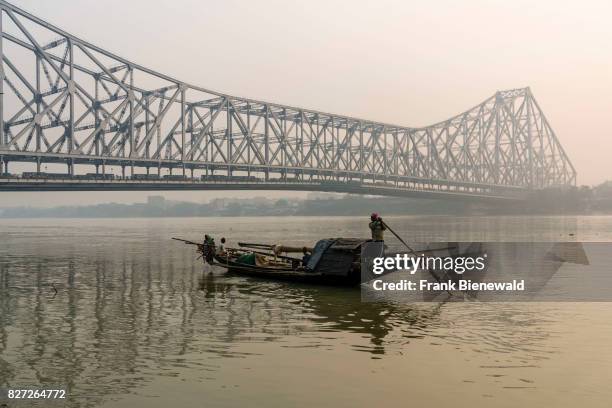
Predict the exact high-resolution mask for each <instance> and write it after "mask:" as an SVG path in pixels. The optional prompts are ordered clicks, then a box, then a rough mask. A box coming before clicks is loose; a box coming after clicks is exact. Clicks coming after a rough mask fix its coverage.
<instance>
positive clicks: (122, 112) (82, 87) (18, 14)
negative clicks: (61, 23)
mask: <svg viewBox="0 0 612 408" xmlns="http://www.w3.org/2000/svg"><path fill="white" fill-rule="evenodd" d="M0 9H1V14H2V18H1V20H0V21H1V33H2V36H1V37H0V55H1V72H0V74H1V75H2V79H3V80H2V81H0V87H1V89H0V92H1V93H2V94H1V95H0V96H1V102H0V119H1V121H2V123H1V126H0V166H1V167H0V174H2V176H1V178H0V191H2V190H3V191H27V190H30V191H31V190H35V191H43V190H134V189H140V190H156V189H159V190H170V189H184V190H197V189H274V190H281V189H288V190H316V191H338V192H354V193H364V194H380V195H399V196H402V195H408V196H410V195H423V196H427V195H443V196H444V195H455V196H477V197H482V196H486V197H497V198H516V197H520V196H521V193H523V192H525V191H528V190H533V189H543V188H547V187H553V186H554V187H558V186H571V185H574V184H575V182H576V171H575V170H574V167H573V166H572V164H571V162H570V160H569V158H568V157H567V155H566V153H565V152H564V150H563V147H562V146H561V144H560V143H559V140H558V139H557V137H556V135H555V133H554V131H553V130H552V128H551V126H550V125H549V123H548V121H547V120H546V118H545V117H544V114H543V113H542V111H541V110H540V107H539V106H538V104H537V102H536V101H535V99H534V98H533V95H532V94H531V92H530V90H529V88H524V89H515V90H509V91H502V92H497V93H496V94H495V95H493V96H491V97H490V98H488V99H487V100H485V101H484V102H482V103H481V104H479V105H478V106H476V107H474V108H472V109H470V110H468V111H466V112H464V113H462V114H460V115H457V116H455V117H453V118H450V119H448V120H446V121H443V122H440V123H437V124H435V125H432V126H428V127H423V128H410V127H404V126H397V125H391V124H386V123H379V122H373V121H368V120H362V119H356V118H351V117H347V116H342V115H335V114H329V113H324V112H318V111H314V110H308V109H301V108H296V107H291V106H285V105H279V104H275V103H268V102H262V101H257V100H253V99H247V98H239V97H234V96H230V95H226V94H223V93H219V92H214V91H211V90H208V89H204V88H201V87H198V86H193V85H190V84H187V83H184V82H182V81H179V80H176V79H174V78H172V77H170V76H167V75H163V74H160V73H158V72H155V71H153V70H151V69H147V68H145V67H143V66H140V65H138V64H135V63H133V62H130V61H128V60H126V59H124V58H121V57H119V56H117V55H115V54H113V53H110V52H108V51H106V50H104V49H102V48H100V47H97V46H95V45H92V44H90V43H88V42H85V41H83V40H81V39H79V38H78V37H75V36H73V35H71V34H69V33H67V32H65V31H63V30H61V29H59V28H57V27H55V26H53V25H51V24H49V23H47V22H45V21H44V20H42V19H40V18H37V17H35V16H33V15H31V14H29V13H27V12H25V11H23V10H21V9H19V8H17V7H15V6H13V5H11V4H10V3H7V2H5V1H2V0H0ZM24 163H29V164H27V165H26V164H24ZM13 166H15V167H18V168H22V170H23V167H24V166H30V167H31V168H32V171H27V172H25V171H24V172H22V173H21V174H16V173H14V172H13V173H11V170H12V169H13ZM41 166H42V167H41ZM48 166H49V167H54V168H61V169H62V172H60V173H58V172H49V171H48V170H47V167H48Z"/></svg>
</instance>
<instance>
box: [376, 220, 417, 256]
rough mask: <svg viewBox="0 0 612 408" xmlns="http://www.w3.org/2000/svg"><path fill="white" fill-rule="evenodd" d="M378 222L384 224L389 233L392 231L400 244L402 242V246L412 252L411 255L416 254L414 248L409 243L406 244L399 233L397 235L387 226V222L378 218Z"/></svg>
mask: <svg viewBox="0 0 612 408" xmlns="http://www.w3.org/2000/svg"><path fill="white" fill-rule="evenodd" d="M380 222H381V223H382V225H384V226H385V228H387V229H388V230H389V231H391V233H392V234H393V235H395V238H397V239H399V241H400V242H401V243H402V244H404V246H405V247H406V248H408V250H409V251H410V252H412V254H413V255H415V256H416V252H415V251H414V249H412V248H410V245H408V244H407V243H406V241H404V240H403V239H402V237H400V236H399V235H397V234H396V232H395V231H393V229H392V228H391V227H390V226H389V224H387V223H386V222H384V221H383V220H380Z"/></svg>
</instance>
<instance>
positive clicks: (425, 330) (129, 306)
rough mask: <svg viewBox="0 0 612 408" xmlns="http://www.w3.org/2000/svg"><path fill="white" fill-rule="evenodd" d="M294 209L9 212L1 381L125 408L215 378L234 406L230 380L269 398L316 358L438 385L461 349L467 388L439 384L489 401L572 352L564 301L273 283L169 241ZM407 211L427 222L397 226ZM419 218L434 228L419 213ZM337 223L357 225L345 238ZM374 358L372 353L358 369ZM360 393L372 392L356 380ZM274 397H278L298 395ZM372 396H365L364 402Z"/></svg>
mask: <svg viewBox="0 0 612 408" xmlns="http://www.w3.org/2000/svg"><path fill="white" fill-rule="evenodd" d="M283 221H284V222H285V223H286V222H287V219H285V220H282V219H281V220H275V221H270V222H268V221H264V222H261V221H257V220H253V219H247V220H245V222H244V223H241V224H238V223H236V222H235V221H234V222H231V220H217V221H201V220H197V221H196V222H194V221H189V222H187V221H185V220H179V221H176V222H174V221H173V222H170V221H168V220H127V221H94V220H82V221H78V220H72V221H67V220H63V221H62V220H44V221H43V220H32V221H26V222H25V223H18V222H16V221H15V222H10V221H3V224H0V234H1V235H0V237H1V240H2V245H1V247H0V388H9V387H25V386H32V387H34V386H39V387H40V386H45V387H58V388H66V389H67V390H68V395H69V396H70V397H69V399H68V401H67V404H68V405H67V406H98V405H100V404H103V403H109V404H113V403H117V404H120V405H116V406H122V405H121V401H122V398H126V397H127V396H130V395H131V396H132V397H134V398H135V399H133V400H131V401H132V402H131V403H130V406H151V405H150V404H151V403H152V402H151V401H157V400H159V399H161V400H164V395H165V394H164V392H170V391H167V390H169V389H172V388H176V387H178V385H174V384H176V383H175V381H182V382H183V383H187V384H188V388H190V390H191V391H193V392H196V390H207V401H208V402H209V403H211V405H212V406H214V405H232V403H231V401H230V402H228V401H225V400H223V398H228V397H227V396H226V395H224V394H223V396H222V394H221V389H223V387H225V386H229V385H228V384H229V382H231V383H232V384H234V387H235V388H236V389H237V390H240V387H242V388H243V389H245V391H243V392H244V395H243V397H244V398H255V397H253V395H254V393H255V391H253V390H251V388H249V385H248V384H250V383H251V382H253V381H255V382H256V381H263V383H261V384H259V386H260V387H261V390H262V395H258V397H257V398H261V400H259V402H260V403H266V402H270V401H266V400H265V398H271V397H270V396H268V397H266V395H269V393H267V392H265V390H266V386H267V387H270V389H271V390H274V391H275V392H276V391H278V390H279V389H280V388H282V387H286V386H287V381H288V380H287V378H286V377H291V376H297V377H298V378H308V379H309V383H310V384H311V385H312V384H316V385H318V383H319V382H322V381H323V382H325V381H324V380H323V379H321V378H318V375H319V372H318V370H320V368H318V366H325V365H326V364H328V359H329V360H330V361H331V360H333V361H335V364H336V365H337V366H338V367H339V370H340V371H342V370H344V367H346V369H345V370H346V371H347V372H350V371H351V370H352V371H353V372H352V374H351V376H353V379H354V381H356V382H357V383H358V382H360V381H361V382H369V383H370V385H371V388H373V389H375V388H376V386H379V387H384V384H393V383H395V382H396V381H398V378H397V377H396V376H395V375H392V374H388V378H386V377H385V378H380V377H376V380H373V379H372V378H373V377H372V376H374V375H375V374H374V373H377V372H378V371H379V370H381V369H382V367H383V366H384V367H386V369H387V370H388V371H389V373H391V372H393V371H394V370H407V369H411V371H410V372H411V373H421V375H422V378H423V377H424V378H423V381H424V382H425V383H427V384H431V383H432V381H433V380H434V379H437V378H439V376H440V375H442V376H448V375H450V374H449V373H450V372H449V371H448V369H447V368H444V369H443V370H444V371H441V370H442V369H439V370H438V371H436V369H435V368H436V367H434V366H435V365H436V364H437V363H436V364H432V363H431V361H432V359H433V360H437V359H439V360H440V361H442V360H445V361H449V362H450V361H453V360H456V358H457V356H460V358H461V359H462V360H461V361H462V362H463V363H465V364H466V369H465V371H464V372H460V373H458V374H453V375H451V377H450V378H451V379H452V380H453V381H456V382H457V384H456V385H453V384H452V382H451V383H450V384H447V385H446V386H445V385H443V384H438V387H442V389H444V387H449V390H450V389H451V388H452V390H456V389H461V387H462V385H461V384H464V385H465V384H470V383H476V384H480V385H482V386H484V387H490V386H491V385H497V388H494V389H492V390H489V391H487V393H484V392H481V393H479V394H478V396H479V397H480V398H484V397H483V395H485V394H486V395H491V396H496V395H497V393H498V392H502V391H503V390H504V389H523V388H526V389H537V387H538V386H541V384H538V383H537V382H534V381H535V380H534V379H533V378H531V377H530V376H531V375H532V373H533V370H536V371H537V370H538V369H539V367H541V365H540V362H541V361H547V360H551V359H553V358H554V356H555V355H557V354H559V353H561V352H562V350H560V349H559V347H560V346H555V345H553V344H554V343H555V339H565V338H566V337H564V336H566V335H565V332H566V331H567V328H566V327H564V326H563V324H561V323H563V322H564V320H565V319H571V317H569V318H568V316H567V313H571V310H570V309H567V308H564V307H563V306H558V305H554V304H548V305H536V304H512V305H495V304H452V305H451V304H443V303H428V304H415V305H406V304H395V303H382V302H379V303H362V302H361V301H360V292H359V290H355V289H350V288H349V289H346V288H344V289H343V288H327V287H312V286H304V285H295V284H287V283H278V282H267V281H263V280H255V279H247V278H242V277H237V276H228V275H226V274H225V273H223V271H222V270H217V269H215V270H210V269H205V267H204V266H203V265H202V262H201V260H196V257H195V256H194V252H193V250H192V248H191V247H188V246H184V245H180V244H176V243H175V242H171V241H170V240H169V239H168V238H169V237H170V236H173V235H174V236H176V235H181V236H185V237H187V238H197V237H199V236H200V235H201V234H202V233H203V232H204V231H207V232H208V231H214V229H215V228H218V229H220V228H221V227H225V228H227V229H226V232H225V233H227V235H228V237H231V239H233V240H234V242H235V241H237V240H244V239H247V238H248V239H252V238H258V239H259V240H260V241H261V240H264V241H269V242H275V241H277V240H278V239H279V237H280V236H282V235H283V232H282V230H283V228H286V226H285V227H284V226H283V225H286V224H283ZM291 222H292V223H293V225H292V226H291V229H296V228H297V229H298V230H299V233H298V234H296V236H292V237H291V238H292V240H294V242H296V243H298V244H303V243H306V242H311V241H313V240H315V239H317V238H320V237H322V236H333V235H348V236H350V235H352V236H356V235H358V231H359V230H360V229H361V228H362V227H363V225H362V224H363V222H361V220H355V219H337V220H335V221H334V222H330V221H329V220H318V221H315V220H314V219H312V220H311V219H309V220H305V221H301V220H300V219H298V220H295V219H292V220H291ZM299 222H302V224H301V225H296V224H299ZM496 222H498V221H496ZM198 223H199V224H198ZM275 223H277V224H275ZM334 223H335V224H334ZM402 223H406V224H411V225H412V226H413V227H414V226H415V225H417V224H418V223H416V222H415V223H409V222H408V221H406V220H397V222H396V224H402ZM443 223H444V221H443ZM270 224H272V225H270ZM453 224H457V221H453ZM459 224H460V223H459ZM432 225H433V227H431V228H430V231H432V235H438V234H440V235H441V231H443V230H444V228H447V229H448V228H449V225H448V224H446V225H444V224H443V225H442V226H441V225H440V223H439V222H438V223H432ZM557 225H560V224H559V223H557ZM230 226H231V228H232V231H231V232H227V231H228V230H229V228H230ZM299 226H301V227H302V228H298V227H299ZM574 226H575V224H574ZM254 227H260V228H255V229H254ZM417 228H419V234H421V235H423V236H425V235H426V228H425V227H424V226H423V225H422V224H418V227H417ZM457 228H458V229H457ZM461 228H462V227H461V225H459V227H456V226H455V227H453V228H452V229H449V230H448V231H447V232H448V233H447V234H446V235H447V236H446V237H445V238H449V237H448V235H455V236H453V237H452V238H457V236H456V235H460V233H461ZM479 228H480V227H477V228H476V230H480V229H479ZM566 228H567V225H565V224H563V225H562V231H561V232H559V230H555V231H552V230H551V229H550V228H549V229H546V230H545V231H546V234H548V235H557V234H562V233H565V232H566ZM256 230H259V232H257V231H256ZM268 230H269V231H268ZM339 230H340V231H343V232H347V233H346V234H342V233H341V234H338V233H337V231H339ZM262 231H263V232H262ZM278 231H281V232H278ZM220 232H221V231H215V233H216V234H219V233H220ZM472 233H473V231H472V232H469V233H468V235H469V234H472ZM509 233H510V234H511V235H512V234H513V233H514V234H516V235H520V234H523V233H524V231H523V230H522V229H521V228H519V231H518V232H517V231H516V230H514V232H509ZM266 234H267V235H266ZM361 235H362V234H361ZM476 235H478V233H477V234H476ZM500 237H502V238H503V234H501V233H500ZM460 238H464V239H465V237H460ZM54 288H55V289H57V293H56V291H55V289H54ZM559 308H561V309H559ZM568 310H570V312H568ZM287 356H290V357H289V358H290V359H295V361H296V362H297V361H302V363H300V364H301V367H310V366H309V365H308V364H310V363H312V364H315V365H314V366H313V367H317V368H312V367H311V368H310V369H308V368H302V369H301V371H300V372H295V371H291V372H287V371H286V370H285V369H283V367H286V364H287ZM364 356H367V359H368V360H370V362H367V361H365V362H361V363H359V364H357V365H356V362H357V361H364V360H363V359H362V357H364ZM261 359H265V360H266V361H267V362H268V365H266V366H265V367H259V368H258V370H259V371H258V377H259V376H261V377H264V378H263V379H257V380H254V378H253V374H252V373H251V372H249V371H250V370H251V369H252V368H253V366H258V364H259V363H258V362H259V361H261ZM304 361H310V363H308V364H307V363H304ZM317 362H318V363H317ZM377 364H380V365H377ZM417 364H418V366H417ZM470 367H471V368H470ZM361 369H363V373H362V374H361V375H360V374H359V371H360V370H361ZM525 370H527V372H526V371H525ZM529 370H532V371H529ZM402 372H403V371H402ZM512 373H515V374H512ZM428 377H429V380H427V378H428ZM228 378H231V381H229V382H228ZM266 381H272V383H271V384H269V383H268V382H266ZM160 384H161V385H160ZM356 385H358V384H354V385H352V386H356ZM182 386H184V385H182ZM347 386H348V385H347ZM427 386H429V385H427ZM427 386H425V388H426V387H427ZM151 387H153V388H151ZM156 387H157V388H156ZM164 387H168V388H164ZM215 387H217V388H215ZM155 389H157V391H155ZM160 389H166V391H164V392H161V391H159V390H160ZM246 390H248V391H246ZM295 392H296V391H295V390H294V393H295ZM322 392H323V394H322V395H321V396H320V398H324V399H325V400H327V401H330V402H332V401H335V402H336V403H339V402H342V401H343V400H341V399H340V400H339V399H338V398H343V397H340V396H338V395H335V394H334V392H335V391H334V389H327V391H322ZM325 392H327V393H328V394H329V395H324V393H325ZM351 392H353V393H355V394H356V395H358V394H359V393H360V392H361V393H363V392H364V391H363V389H361V388H360V387H357V388H356V389H352V391H351ZM216 393H217V394H218V395H217V394H216ZM234 394H235V395H237V397H236V399H234V400H233V401H234V402H235V401H240V395H241V394H240V392H239V391H235V392H234ZM168 395H169V394H168ZM500 395H501V394H500ZM217 397H219V399H217ZM278 398H280V399H277V400H276V401H277V403H279V402H278V401H284V402H287V401H289V400H283V399H282V396H281V397H278ZM308 398H315V397H314V396H312V395H308V396H306V395H304V396H303V399H301V400H300V401H301V402H303V403H304V404H305V405H307V402H308ZM366 400H367V399H366V398H365V397H364V396H363V395H362V396H361V398H360V399H358V401H362V402H364V401H366ZM113 401H114V402H113ZM134 401H136V403H135V405H134ZM143 401H145V402H143ZM170 401H171V400H170ZM224 401H225V402H224ZM311 401H321V400H317V399H315V400H311ZM166 402H168V401H166ZM215 402H216V403H217V404H215ZM294 402H295V401H294ZM344 402H346V401H344ZM354 402H355V401H353V403H354ZM139 404H140V405H139ZM269 405H274V404H272V403H271V402H270V404H269ZM282 405H284V404H281V406H282ZM41 406H42V404H41ZM113 406H115V405H113ZM194 406H200V405H196V404H194Z"/></svg>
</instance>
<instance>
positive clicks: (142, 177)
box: [132, 174, 161, 180]
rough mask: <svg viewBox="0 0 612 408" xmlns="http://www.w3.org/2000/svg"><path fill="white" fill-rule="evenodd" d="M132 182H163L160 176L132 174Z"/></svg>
mask: <svg viewBox="0 0 612 408" xmlns="http://www.w3.org/2000/svg"><path fill="white" fill-rule="evenodd" d="M132 180H161V177H159V175H158V174H132Z"/></svg>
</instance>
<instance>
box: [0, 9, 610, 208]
mask: <svg viewBox="0 0 612 408" xmlns="http://www.w3.org/2000/svg"><path fill="white" fill-rule="evenodd" d="M13 2H14V3H15V4H16V5H18V6H21V7H23V8H24V9H26V10H28V11H31V12H32V13H34V14H35V15H38V16H39V17H42V18H44V19H46V20H47V21H50V22H51V23H54V24H55V25H58V26H60V27H62V28H64V29H65V30H67V31H69V32H71V33H73V34H75V35H77V36H79V37H81V38H83V39H86V40H88V41H90V42H92V43H94V44H96V45H100V46H102V47H103V48H106V49H108V50H110V51H112V52H115V53H116V54H119V55H121V56H124V57H126V58H128V59H131V60H133V61H134V62H138V63H141V64H142V65H145V66H148V67H150V68H153V69H155V70H158V71H161V72H163V73H167V74H169V75H172V76H174V77H177V78H179V79H182V80H185V81H187V82H190V83H193V84H196V85H201V86H204V87H207V88H210V89H215V90H219V91H223V92H227V93H231V94H234V95H239V96H245V97H253V98H257V99H263V100H269V101H274V102H279V103H286V104H290V105H294V106H301V107H307V108H313V109H317V110H324V111H330V112H334V113H339V114H346V115H351V116H357V117H363V118H367V119H373V120H378V121H385V122H391V123H396V124H401V125H407V126H423V125H428V124H431V123H434V122H437V121H440V120H443V119H446V118H447V117H449V116H451V115H454V114H457V113H460V112H462V111H464V110H466V109H468V108H470V107H472V106H474V105H476V104H478V103H480V102H481V101H482V100H484V99H485V98H487V97H489V96H490V95H492V94H493V93H494V92H495V91H496V90H500V89H509V88H519V87H524V86H530V87H531V89H532V91H533V93H534V95H535V97H536V99H537V100H538V102H539V104H540V106H541V107H542V109H543V111H544V113H545V114H546V116H547V117H548V119H549V121H550V123H551V125H552V127H553V128H554V129H555V131H556V133H557V136H558V137H559V139H560V140H561V143H562V144H563V146H564V147H565V149H566V151H567V153H568V154H569V156H570V159H571V160H572V162H573V163H574V165H575V167H576V169H577V171H578V182H579V183H580V184H594V183H599V182H602V181H604V180H606V179H612V159H611V158H610V157H611V156H612V130H611V127H610V126H609V124H608V123H609V118H610V116H611V115H612V24H611V23H610V19H611V17H612V1H609V0H607V1H594V0H583V1H560V0H538V1H526V0H512V1H485V0H461V1H457V0H448V1H434V0H431V1H419V2H413V1H399V0H398V1H381V0H377V1H357V0H352V1H332V0H325V1H315V0H309V1H302V2H297V1H295V2H293V1H286V0H285V1H264V0H258V1H231V0H225V1H202V0H174V1H156V0H129V1H126V0H121V1H119V0H105V1H99V0H79V1H74V0H53V1H43V0H13ZM176 194H178V193H176ZM176 194H174V195H173V196H176ZM229 194H230V193H227V192H220V193H180V194H179V195H180V196H184V197H186V198H189V199H195V200H201V199H206V198H208V197H211V196H213V195H223V196H228V195H229ZM144 195H146V194H144ZM282 195H286V194H284V193H283V194H282ZM3 196H4V198H3V200H2V201H3V202H4V204H6V203H11V202H13V203H15V202H17V201H22V200H26V201H29V200H30V198H32V197H34V195H32V194H28V195H26V194H6V195H5V193H3ZM142 196H143V194H134V195H132V194H130V195H125V193H116V194H115V193H113V194H107V193H105V194H104V195H103V198H104V201H108V200H115V201H123V200H124V199H126V198H128V197H129V199H128V201H132V200H133V199H134V197H142ZM63 197H66V199H64V198H63ZM71 197H72V198H71ZM194 197H195V198H194ZM44 198H45V201H48V202H49V203H56V202H57V203H59V202H64V201H66V200H70V201H72V199H75V200H79V201H82V200H85V201H97V200H98V198H99V196H97V195H95V194H94V195H92V194H91V193H87V194H79V195H77V194H73V195H67V194H66V193H61V194H55V193H44Z"/></svg>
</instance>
